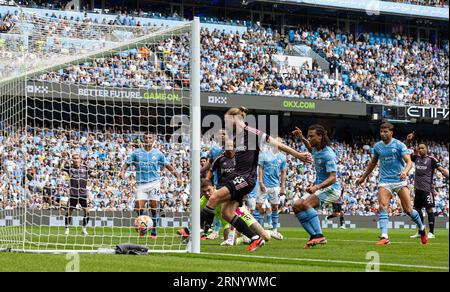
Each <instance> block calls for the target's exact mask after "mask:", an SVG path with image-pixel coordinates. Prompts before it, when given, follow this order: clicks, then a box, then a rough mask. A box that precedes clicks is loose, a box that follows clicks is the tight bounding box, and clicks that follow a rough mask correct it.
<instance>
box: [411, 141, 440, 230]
mask: <svg viewBox="0 0 450 292" xmlns="http://www.w3.org/2000/svg"><path fill="white" fill-rule="evenodd" d="M413 139H414V133H411V134H409V135H408V137H407V138H406V145H407V146H408V147H410V146H411V144H412V140H413ZM428 153H429V151H428V146H427V145H426V144H425V143H419V145H418V149H417V150H416V151H414V153H413V154H412V155H411V160H412V162H414V163H415V166H416V171H415V173H414V193H415V196H414V209H415V210H417V212H418V213H419V216H420V219H421V220H422V222H423V223H424V222H425V221H424V218H423V213H422V209H423V208H425V210H426V211H427V214H428V226H429V233H428V238H435V235H434V223H435V218H434V210H433V208H434V205H435V204H434V188H433V177H434V173H435V170H436V169H437V170H438V171H439V172H440V173H442V175H444V176H445V177H446V178H447V179H448V170H446V169H445V168H444V167H442V165H441V164H440V162H439V161H438V160H437V159H436V158H435V157H433V156H431V155H429V154H428ZM418 237H420V234H419V232H417V233H416V234H415V235H413V236H411V238H418Z"/></svg>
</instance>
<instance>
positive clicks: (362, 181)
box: [356, 156, 378, 186]
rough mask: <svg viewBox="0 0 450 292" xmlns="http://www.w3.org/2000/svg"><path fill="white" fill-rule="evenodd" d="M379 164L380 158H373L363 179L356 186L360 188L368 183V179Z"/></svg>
mask: <svg viewBox="0 0 450 292" xmlns="http://www.w3.org/2000/svg"><path fill="white" fill-rule="evenodd" d="M377 164H378V158H377V157H375V156H374V157H372V160H370V162H369V165H368V166H367V169H366V171H365V172H364V174H363V175H362V177H361V178H360V179H358V180H357V181H356V186H360V185H362V184H363V183H364V182H365V181H366V179H367V177H368V176H369V175H370V174H371V173H372V171H373V170H374V169H375V167H376V166H377Z"/></svg>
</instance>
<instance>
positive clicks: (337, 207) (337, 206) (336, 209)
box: [327, 190, 345, 229]
mask: <svg viewBox="0 0 450 292" xmlns="http://www.w3.org/2000/svg"><path fill="white" fill-rule="evenodd" d="M343 195H344V190H342V191H341V197H340V198H339V200H337V201H336V202H334V203H333V206H332V207H333V213H332V214H331V215H328V216H327V220H331V219H333V218H336V217H338V216H339V228H341V229H345V225H344V223H345V217H344V211H343V210H342V199H343Z"/></svg>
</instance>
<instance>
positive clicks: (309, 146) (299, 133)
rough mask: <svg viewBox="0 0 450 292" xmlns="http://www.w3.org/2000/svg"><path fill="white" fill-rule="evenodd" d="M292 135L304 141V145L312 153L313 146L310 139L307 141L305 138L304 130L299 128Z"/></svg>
mask: <svg viewBox="0 0 450 292" xmlns="http://www.w3.org/2000/svg"><path fill="white" fill-rule="evenodd" d="M292 134H294V136H295V137H297V138H299V139H300V140H302V142H303V144H304V145H305V147H306V148H307V149H308V151H309V152H312V147H311V144H310V143H309V141H308V139H306V138H305V136H303V133H302V130H300V129H299V128H298V127H295V130H294V131H292Z"/></svg>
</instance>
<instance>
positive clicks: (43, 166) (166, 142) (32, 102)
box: [0, 11, 191, 251]
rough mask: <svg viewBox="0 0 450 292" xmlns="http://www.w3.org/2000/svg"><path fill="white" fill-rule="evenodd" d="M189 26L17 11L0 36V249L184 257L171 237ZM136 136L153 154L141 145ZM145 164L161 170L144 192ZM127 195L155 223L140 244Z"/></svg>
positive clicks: (184, 140) (185, 149)
mask: <svg viewBox="0 0 450 292" xmlns="http://www.w3.org/2000/svg"><path fill="white" fill-rule="evenodd" d="M190 29H191V27H190V24H186V25H185V26H183V27H176V28H158V29H157V28H154V27H124V26H120V27H116V26H106V25H98V24H89V25H87V24H82V23H71V22H69V21H67V20H58V19H51V18H42V17H38V16H35V15H30V14H27V12H26V11H22V14H21V16H20V21H18V22H17V23H16V24H15V25H14V26H13V27H12V28H11V29H10V30H9V31H8V32H6V33H1V34H0V37H1V39H2V42H1V47H0V50H1V58H0V86H1V87H0V89H1V91H0V104H1V111H0V154H1V160H0V163H1V165H0V168H1V171H0V177H1V182H0V204H1V205H0V248H14V249H20V250H53V249H58V250H96V249H97V248H100V247H106V248H114V246H115V245H116V244H119V243H138V244H142V245H145V246H147V247H148V248H149V249H150V250H154V251H184V250H186V247H187V242H186V241H183V240H182V238H181V236H180V235H178V234H177V230H178V229H179V228H180V227H181V226H189V221H190V220H189V217H188V212H189V210H190V205H189V204H190V198H189V196H190V194H189V189H190V177H189V169H190V145H189V133H190V131H191V129H190V123H189V114H190V93H189V83H190V67H191V66H190ZM146 133H152V134H153V137H154V147H153V149H155V150H153V151H154V152H150V151H149V149H144V146H145V145H144V140H143V137H144V134H146ZM156 149H157V150H156ZM156 151H159V152H161V154H158V153H157V152H156ZM158 155H162V157H163V160H161V161H159V160H158V159H159V158H158V157H159V156H158ZM76 157H79V160H80V162H81V165H80V166H76V165H75V164H74V160H75V158H76ZM133 157H134V158H133ZM154 159H156V160H158V161H159V162H160V163H159V164H158V163H155V162H154ZM127 162H128V164H129V168H128V169H127V170H126V172H122V168H123V166H124V164H126V163H127ZM164 165H165V166H166V167H164ZM148 167H150V168H151V167H156V168H158V169H159V168H160V169H161V172H160V173H157V182H158V185H157V187H155V186H151V187H149V186H148V184H149V183H150V182H152V181H153V179H154V178H155V177H156V176H151V175H148V173H147V172H149V171H148ZM171 167H173V168H174V170H172V171H169V169H171ZM80 169H81V170H80ZM84 172H85V174H86V179H84V176H83V175H84ZM122 174H123V175H122ZM174 174H179V175H180V177H181V179H182V183H181V185H179V183H176V182H177V180H176V178H175V176H174ZM159 184H160V185H159ZM84 185H86V186H84ZM138 188H139V190H140V193H141V195H140V196H143V198H144V197H148V198H151V199H152V200H153V201H157V202H158V204H157V206H156V208H154V209H152V208H150V205H146V206H145V208H146V209H147V208H150V209H151V210H149V216H150V217H152V218H153V222H154V224H155V227H156V228H154V229H152V230H149V232H148V233H147V234H145V236H142V237H141V236H139V235H138V233H137V232H136V230H135V227H134V220H135V218H136V217H137V214H138V213H137V212H136V210H135V208H136V207H137V200H136V199H137V198H136V194H137V189H138ZM152 192H160V196H159V197H157V199H155V198H156V197H154V196H153V197H152V194H153V193H152ZM84 194H86V195H85V196H84ZM80 198H81V199H80ZM84 198H86V200H85V202H86V206H87V208H88V210H89V212H88V213H87V214H88V215H86V214H85V212H84V211H86V210H85V209H84V207H85V206H84V202H83V200H84ZM71 205H72V206H74V207H75V206H76V209H74V210H73V212H72V214H70V215H71V216H68V215H69V214H68V213H67V211H68V209H69V207H70V206H71ZM153 210H154V211H153ZM141 212H142V211H141ZM87 218H89V219H87ZM84 225H85V226H86V229H85V231H86V233H87V234H84V232H83V228H82V226H84ZM67 226H69V228H66V227H67ZM67 230H69V231H68V234H67V233H66V232H67ZM155 231H157V234H155ZM150 235H156V237H154V236H152V237H150Z"/></svg>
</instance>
